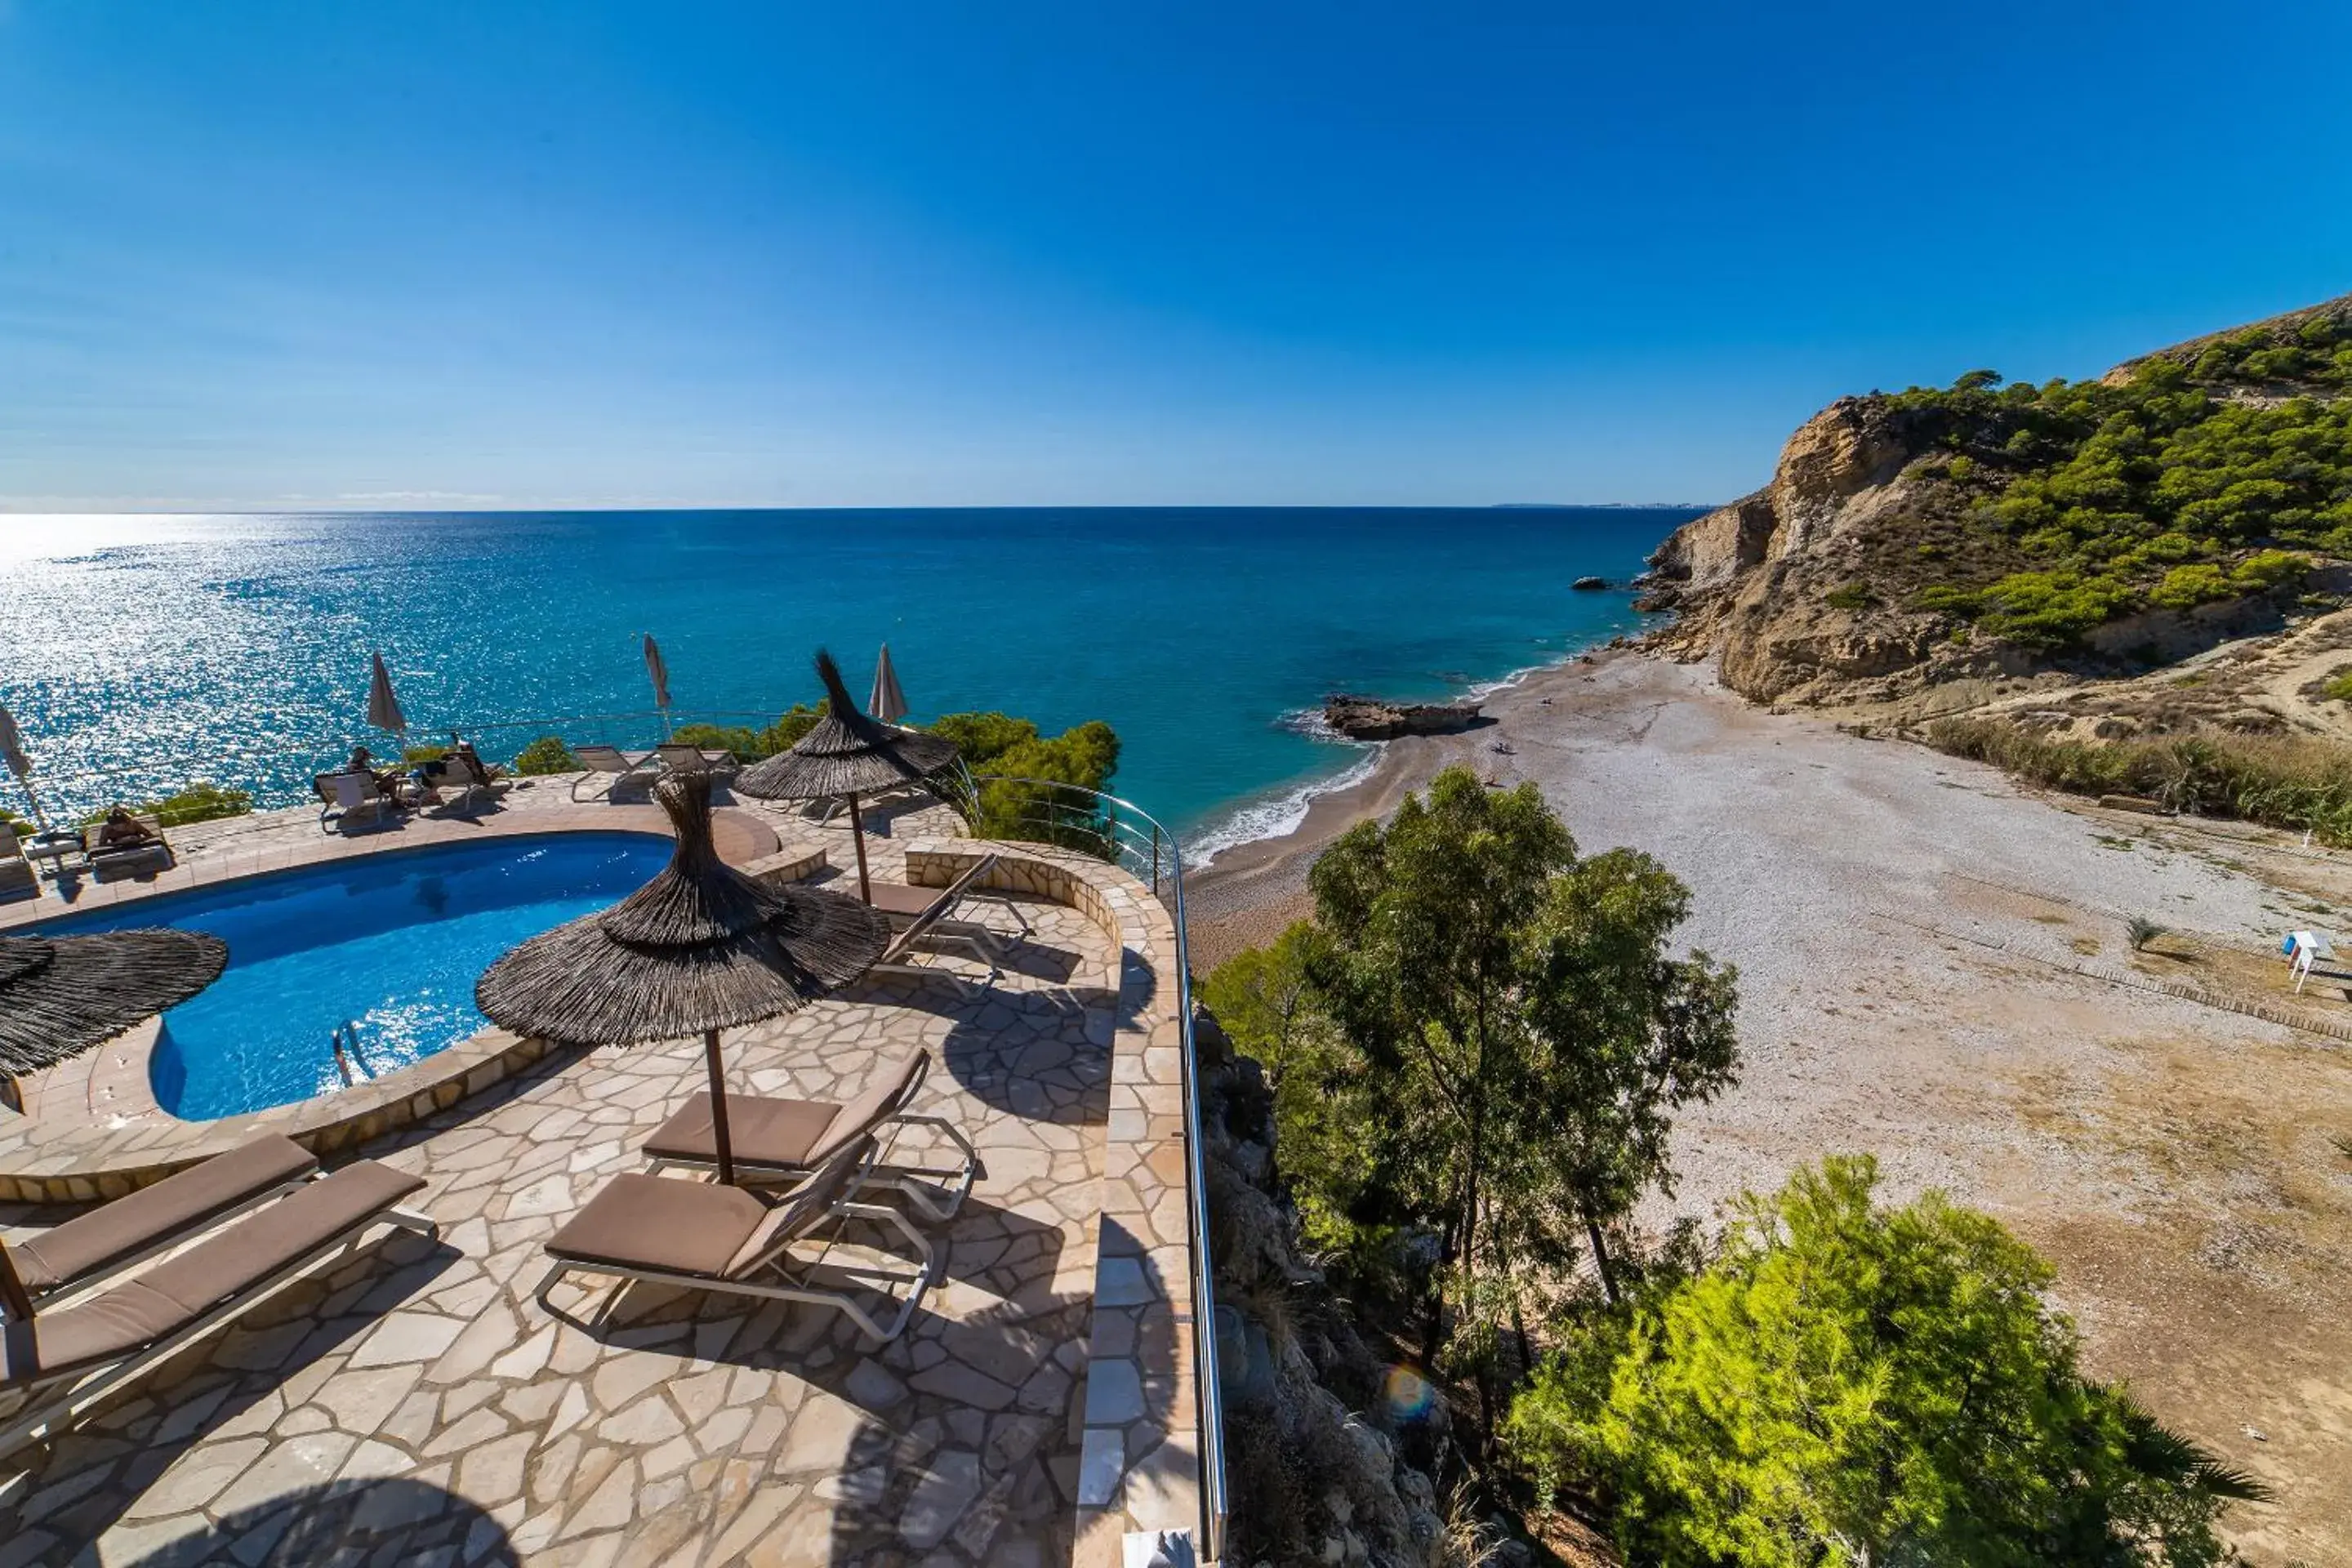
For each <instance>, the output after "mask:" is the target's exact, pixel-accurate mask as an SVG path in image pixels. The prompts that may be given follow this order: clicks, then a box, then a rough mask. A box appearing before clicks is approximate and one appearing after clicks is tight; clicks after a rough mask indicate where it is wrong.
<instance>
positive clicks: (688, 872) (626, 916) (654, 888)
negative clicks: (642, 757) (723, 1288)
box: [474, 773, 890, 1181]
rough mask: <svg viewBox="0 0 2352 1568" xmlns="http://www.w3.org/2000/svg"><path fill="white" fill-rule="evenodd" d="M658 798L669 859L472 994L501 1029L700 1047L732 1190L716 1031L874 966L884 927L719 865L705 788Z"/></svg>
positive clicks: (876, 918)
mask: <svg viewBox="0 0 2352 1568" xmlns="http://www.w3.org/2000/svg"><path fill="white" fill-rule="evenodd" d="M655 794H656V797H657V798H658V799H659V800H660V801H661V804H662V809H663V810H665V811H667V812H668V813H669V818H670V821H671V822H672V823H673V824H674V825H676V826H677V853H676V854H674V855H673V856H672V857H671V858H670V863H669V864H668V865H667V866H666V867H664V868H662V870H661V871H660V872H659V873H658V874H657V875H656V877H655V878H654V879H653V880H652V881H650V882H647V883H646V885H645V886H644V887H642V888H639V889H637V890H636V891H635V892H634V893H631V894H630V895H629V896H628V897H627V898H625V899H624V900H621V901H620V902H619V903H617V904H615V905H614V906H613V907H612V908H611V909H609V910H600V911H599V912H597V913H595V914H593V915H584V916H583V917H582V918H580V919H579V920H576V921H569V922H567V923H566V924H563V925H560V926H558V927H556V928H555V929H554V930H553V931H547V932H545V933H543V934H542V935H540V936H535V937H533V938H531V939H530V941H529V942H524V943H523V944H522V945H521V946H520V947H517V948H516V949H514V951H512V952H509V953H508V954H507V955H506V956H505V957H503V958H501V959H499V961H498V962H497V963H493V964H492V965H490V967H489V968H488V970H487V971H486V972H485V973H483V975H482V978H481V980H480V981H479V982H478V984H476V985H475V987H474V1000H475V1003H476V1005H478V1006H479V1007H480V1008H481V1010H482V1013H483V1016H485V1017H488V1019H489V1020H490V1021H491V1022H492V1023H494V1024H496V1025H498V1026H499V1027H500V1028H505V1029H511V1030H513V1031H514V1032H515V1033H516V1034H519V1035H524V1036H529V1037H533V1038H537V1039H544V1040H556V1041H561V1042H562V1043H564V1044H567V1045H620V1046H625V1045H636V1044H640V1043H642V1042H644V1041H647V1040H674V1039H677V1038H679V1037H683V1036H687V1035H696V1034H698V1035H700V1036H701V1037H702V1040H703V1047H704V1054H705V1056H706V1058H708V1061H709V1068H710V1102H711V1119H712V1121H713V1122H714V1123H715V1126H714V1129H713V1131H715V1132H716V1133H717V1134H718V1141H719V1180H721V1181H732V1180H734V1176H735V1165H734V1159H733V1155H732V1152H731V1151H730V1148H729V1145H728V1141H727V1098H726V1095H727V1089H726V1074H725V1068H724V1067H723V1065H722V1064H721V1062H720V1060H719V1031H720V1030H721V1029H730V1028H734V1027H736V1026H739V1025H743V1024H756V1023H758V1022H760V1021H761V1019H763V1018H773V1017H777V1016H781V1015H782V1014H785V1013H793V1012H797V1011H799V1010H800V1009H801V1008H802V1007H804V1006H806V1005H808V1004H809V1003H811V1002H814V1001H815V1000H816V999H817V998H819V997H821V996H823V995H824V994H827V993H828V992H830V991H833V990H834V989H835V988H836V987H838V986H842V985H845V984H848V983H849V982H851V981H853V980H855V979H856V978H857V977H858V976H859V975H861V974H863V973H866V970H867V969H869V968H871V967H872V966H873V964H874V962H875V960H877V959H878V958H880V957H881V956H882V950H883V949H884V948H885V947H887V946H888V945H889V941H890V923H889V921H887V920H886V919H884V918H883V917H882V915H880V914H879V913H877V911H876V910H872V909H869V908H868V907H866V905H864V904H862V903H859V902H858V901H857V900H855V899H850V898H845V897H843V896H842V895H841V894H839V893H827V892H823V891H820V890H818V889H813V888H781V889H780V888H768V887H763V886H762V885H761V884H760V883H758V882H755V881H753V880H752V879H751V878H749V877H746V876H745V875H743V874H742V873H741V872H740V871H738V870H736V869H735V868H733V867H731V866H730V865H728V864H727V863H726V862H725V861H723V860H721V859H720V858H719V851H718V849H717V847H715V846H714V845H713V844H712V843H711V837H710V776H709V774H708V773H677V774H672V775H671V776H670V777H668V778H666V779H664V780H663V781H662V782H661V784H659V785H658V786H657V787H656V790H655Z"/></svg>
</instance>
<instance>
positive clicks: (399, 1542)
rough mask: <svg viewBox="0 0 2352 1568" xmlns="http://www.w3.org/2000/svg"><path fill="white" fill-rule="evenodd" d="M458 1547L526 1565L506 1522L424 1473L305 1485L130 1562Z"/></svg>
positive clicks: (288, 1558)
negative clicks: (419, 1476) (415, 1476)
mask: <svg viewBox="0 0 2352 1568" xmlns="http://www.w3.org/2000/svg"><path fill="white" fill-rule="evenodd" d="M452 1548H454V1549H455V1551H454V1552H453V1553H452V1556H451V1558H450V1561H453V1562H457V1561H462V1562H464V1563H468V1564H483V1565H488V1568H519V1565H520V1563H521V1562H522V1557H521V1554H520V1552H517V1551H516V1549H515V1546H514V1542H512V1541H510V1540H509V1539H508V1536H507V1531H506V1527H505V1526H504V1525H502V1524H500V1523H499V1521H497V1520H495V1519H493V1518H491V1517H490V1516H489V1515H488V1514H487V1513H485V1512H483V1511H482V1510H481V1509H480V1508H479V1507H478V1505H476V1504H475V1503H473V1502H471V1501H468V1500H467V1499H465V1498H463V1497H460V1496H458V1495H457V1493H456V1492H452V1491H446V1490H444V1489H442V1488H440V1487H436V1486H433V1485H431V1484H429V1483H427V1482H424V1481H412V1480H405V1479H395V1480H349V1481H331V1482H329V1483H328V1484H327V1485H325V1486H319V1487H303V1488H300V1489H298V1490H295V1491H290V1492H287V1493H285V1494H283V1495H282V1496H278V1497H274V1498H270V1499H268V1500H265V1501H262V1502H258V1503H256V1504H254V1505H253V1506H252V1507H251V1508H245V1509H239V1510H236V1511H235V1512H233V1513H230V1514H227V1515H226V1516H224V1517H223V1518H222V1519H221V1520H220V1521H219V1522H217V1523H215V1525H213V1526H212V1528H210V1529H209V1530H199V1531H194V1533H192V1534H189V1535H184V1536H182V1537H180V1538H179V1539H178V1540H176V1541H173V1542H166V1543H165V1544H163V1545H162V1546H159V1547H157V1548H155V1549H154V1550H153V1551H152V1552H147V1553H146V1554H145V1555H143V1556H141V1557H139V1558H136V1559H134V1560H132V1561H131V1563H130V1564H129V1568H202V1565H209V1564H214V1563H244V1564H247V1565H248V1568H310V1564H314V1563H341V1562H353V1563H357V1562H362V1561H364V1560H366V1558H367V1556H368V1554H369V1553H371V1552H378V1551H383V1550H393V1551H394V1552H396V1554H397V1560H398V1561H400V1562H403V1563H411V1562H415V1561H418V1560H420V1559H423V1558H425V1557H429V1556H430V1555H431V1554H432V1553H433V1552H436V1551H437V1550H448V1549H452Z"/></svg>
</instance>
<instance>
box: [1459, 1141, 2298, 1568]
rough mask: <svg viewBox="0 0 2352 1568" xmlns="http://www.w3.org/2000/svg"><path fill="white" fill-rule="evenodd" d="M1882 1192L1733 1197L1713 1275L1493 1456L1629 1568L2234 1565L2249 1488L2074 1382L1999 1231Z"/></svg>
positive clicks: (1961, 1214) (1606, 1344) (1643, 1325)
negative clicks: (1504, 1455)
mask: <svg viewBox="0 0 2352 1568" xmlns="http://www.w3.org/2000/svg"><path fill="white" fill-rule="evenodd" d="M1876 1183H1877V1167H1876V1164H1875V1163H1874V1161H1872V1160H1871V1159H1870V1158H1869V1157H1868V1156H1866V1155H1865V1156H1861V1157H1858V1158H1838V1157H1835V1156H1832V1158H1830V1159H1827V1160H1825V1161H1823V1162H1822V1165H1821V1167H1820V1168H1819V1169H1818V1170H1816V1169H1811V1168H1808V1169H1804V1170H1801V1171H1799V1172H1798V1173H1796V1175H1795V1176H1794V1177H1792V1178H1791V1179H1790V1182H1789V1184H1787V1185H1786V1186H1785V1187H1784V1188H1782V1189H1781V1191H1780V1193H1778V1194H1775V1195H1773V1196H1771V1197H1757V1196H1755V1195H1754V1194H1748V1196H1747V1197H1746V1198H1745V1199H1744V1200H1743V1201H1742V1202H1741V1204H1740V1205H1739V1207H1738V1215H1739V1219H1738V1224H1737V1225H1736V1226H1734V1228H1733V1230H1732V1232H1731V1234H1730V1236H1729V1237H1728V1238H1727V1242H1726V1245H1725V1248H1724V1251H1723V1253H1722V1255H1721V1256H1720V1257H1718V1258H1717V1259H1716V1260H1715V1261H1714V1262H1712V1263H1711V1264H1709V1265H1707V1266H1706V1268H1703V1269H1701V1270H1699V1271H1697V1272H1696V1273H1694V1274H1692V1275H1691V1276H1689V1277H1688V1278H1685V1279H1681V1280H1679V1281H1677V1282H1675V1283H1674V1284H1672V1285H1671V1286H1669V1287H1667V1288H1665V1289H1662V1290H1659V1291H1658V1292H1656V1298H1655V1300H1654V1303H1653V1304H1652V1305H1650V1306H1648V1307H1647V1308H1646V1310H1642V1311H1639V1312H1637V1313H1635V1314H1633V1317H1632V1321H1631V1323H1630V1326H1629V1327H1625V1328H1623V1329H1622V1330H1620V1331H1618V1332H1616V1333H1614V1334H1611V1333H1609V1332H1608V1331H1607V1329H1608V1328H1609V1327H1610V1326H1612V1325H1604V1326H1603V1329H1602V1331H1601V1332H1596V1333H1594V1334H1592V1335H1591V1336H1590V1337H1589V1338H1588V1339H1586V1340H1584V1341H1583V1342H1580V1344H1578V1345H1577V1346H1576V1347H1575V1348H1573V1349H1571V1350H1570V1351H1568V1352H1564V1353H1561V1354H1559V1355H1556V1356H1554V1357H1553V1358H1552V1359H1551V1360H1550V1361H1549V1362H1548V1363H1546V1364H1545V1365H1544V1366H1543V1367H1542V1369H1541V1370H1540V1371H1539V1372H1538V1374H1537V1376H1536V1378H1535V1380H1534V1382H1533V1383H1532V1384H1531V1385H1530V1386H1529V1388H1528V1391H1527V1392H1526V1393H1524V1394H1521V1395H1520V1396H1519V1397H1518V1399H1517V1401H1516V1402H1515V1403H1514V1405H1513V1406H1512V1409H1511V1413H1510V1416H1509V1419H1508V1420H1507V1423H1506V1424H1505V1427H1504V1439H1505V1445H1506V1447H1507V1451H1509V1452H1510V1453H1511V1455H1512V1456H1513V1457H1514V1458H1516V1459H1517V1462H1518V1463H1519V1464H1520V1465H1521V1466H1522V1467H1523V1468H1526V1469H1528V1470H1529V1471H1531V1472H1533V1473H1534V1474H1535V1475H1536V1476H1537V1477H1538V1479H1541V1480H1544V1481H1548V1482H1550V1483H1551V1484H1552V1485H1554V1486H1557V1485H1558V1484H1559V1482H1560V1481H1561V1480H1562V1479H1571V1480H1572V1479H1576V1478H1578V1477H1579V1476H1580V1475H1592V1474H1597V1475H1598V1477H1599V1479H1601V1481H1602V1482H1603V1483H1604V1485H1603V1489H1604V1491H1605V1493H1606V1494H1607V1495H1608V1496H1609V1497H1610V1498H1611V1500H1612V1502H1613V1505H1614V1509H1613V1511H1614V1515H1615V1521H1614V1522H1615V1524H1616V1529H1617V1534H1618V1538H1619V1540H1620V1542H1621V1543H1622V1545H1623V1546H1624V1547H1625V1554H1626V1557H1627V1559H1628V1560H1629V1561H1634V1562H1645V1563H1663V1564H1667V1565H1674V1568H1681V1565H1688V1568H1698V1565H1701V1564H1727V1563H1738V1564H1742V1565H1744V1568H1860V1565H1864V1564H1870V1563H1939V1564H1947V1565H1949V1568H2011V1565H2012V1564H2021V1563H2102V1564H2113V1565H2116V1568H2122V1565H2124V1564H2137V1563H2144V1564H2167V1565H2169V1568H2190V1565H2196V1568H2206V1565H2209V1564H2218V1563H2227V1562H2231V1561H2233V1560H2234V1559H2233V1558H2232V1557H2231V1553H2230V1552H2229V1550H2228V1548H2227V1547H2226V1545H2224V1543H2223V1542H2221V1539H2220V1537H2219V1535H2218V1533H2217V1532H2216V1531H2215V1529H2214V1524H2215V1521H2217V1519H2218V1518H2219V1516H2220V1515H2221V1511H2222V1510H2223V1509H2224V1508H2225V1507H2226V1506H2227V1505H2228V1503H2229V1502H2230V1501H2231V1500H2240V1499H2259V1498H2261V1497H2263V1495H2265V1494H2264V1492H2263V1488H2262V1487H2261V1486H2260V1485H2259V1484H2258V1483H2256V1482H2255V1481H2254V1480H2252V1479H2251V1478H2250V1477H2248V1476H2245V1475H2243V1474H2242V1473H2240V1472H2238V1471H2235V1470H2232V1469H2231V1468H2228V1467H2227V1466H2225V1465H2223V1464H2222V1463H2221V1462H2220V1461H2219V1460H2218V1459H2216V1458H2213V1457H2212V1456H2211V1455H2210V1454H2209V1453H2207V1452H2206V1451H2205V1450H2203V1449H2202V1448H2200V1447H2198V1446H2197V1445H2196V1444H2195V1443H2194V1442H2192V1441H2190V1440H2189V1439H2188V1438H2185V1437H2182V1436H2178V1435H2176V1434H2175V1433H2172V1432H2170V1431H2168V1430H2167V1429H2166V1428H2164V1427H2163V1426H2159V1425H2158V1423H2157V1422H2156V1421H2155V1420H2154V1419H2153V1418H2152V1417H2150V1416H2149V1415H2147V1413H2146V1412H2145V1411H2144V1410H2142V1409H2141V1408H2140V1407H2139V1406H2138V1405H2137V1404H2135V1403H2134V1402H2133V1401H2132V1399H2131V1398H2130V1396H2129V1395H2128V1394H2126V1393H2125V1392H2124V1391H2123V1390H2122V1389H2120V1388H2118V1387H2115V1386H2111V1385H2108V1384H2100V1383H2096V1382H2094V1381H2092V1380H2091V1379H2089V1378H2087V1377H2085V1376H2084V1374H2083V1373H2082V1371H2081V1368H2080V1365H2079V1363H2078V1338H2077V1335H2076V1332H2075V1330H2074V1324H2073V1323H2072V1322H2071V1321H2068V1320H2067V1319H2066V1318H2065V1317H2063V1315H2061V1314H2059V1313H2057V1312H2055V1311H2053V1310H2051V1308H2050V1307H2049V1306H2048V1305H2047V1304H2046V1302H2045V1301H2044V1300H2043V1292H2044V1291H2045V1290H2047V1289H2048V1288H2049V1286H2050V1284H2051V1281H2052V1279H2053V1274H2052V1270H2051V1268H2050V1266H2049V1265H2048V1264H2047V1263H2045V1262H2043V1261H2042V1258H2039V1257H2038V1256H2036V1255H2035V1254H2034V1252H2033V1251H2032V1248H2030V1247H2027V1246H2025V1244H2024V1243H2022V1242H2021V1241H2019V1240H2018V1239H2017V1238H2016V1237H2012V1236H2011V1235H2010V1234H2009V1232H2008V1231H2007V1230H2005V1229H2004V1228H2002V1226H2000V1223H1999V1222H1997V1221H1995V1220H1994V1219H1992V1218H1991V1217H1990V1216H1989V1215H1982V1214H1978V1213H1975V1212H1973V1211H1971V1210H1968V1209H1964V1208H1960V1207H1958V1205H1953V1204H1951V1203H1948V1202H1947V1201H1946V1200H1945V1199H1944V1198H1943V1196H1942V1195H1941V1194H1933V1193H1931V1194H1928V1195H1927V1196H1926V1197H1925V1198H1922V1199H1921V1200H1919V1201H1918V1202H1917V1203H1914V1204H1910V1205H1905V1206H1903V1207H1900V1208H1884V1207H1881V1206H1879V1205H1877V1204H1876V1203H1874V1188H1875V1185H1876ZM1596 1342H1597V1343H1596Z"/></svg>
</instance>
